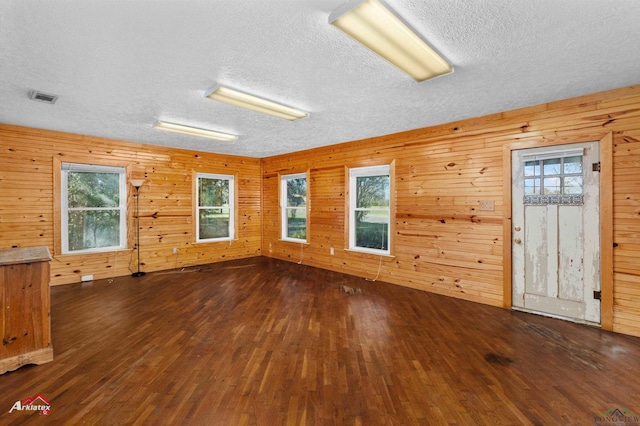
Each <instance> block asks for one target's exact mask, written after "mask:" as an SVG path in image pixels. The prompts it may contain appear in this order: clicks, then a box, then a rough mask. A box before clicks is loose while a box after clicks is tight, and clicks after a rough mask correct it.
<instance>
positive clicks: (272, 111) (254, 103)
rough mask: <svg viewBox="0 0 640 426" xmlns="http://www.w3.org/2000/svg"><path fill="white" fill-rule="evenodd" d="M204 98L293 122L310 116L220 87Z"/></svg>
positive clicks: (210, 91)
mask: <svg viewBox="0 0 640 426" xmlns="http://www.w3.org/2000/svg"><path fill="white" fill-rule="evenodd" d="M204 96H205V97H207V98H209V99H213V100H215V101H220V102H225V103H228V104H231V105H235V106H239V107H242V108H247V109H250V110H252V111H257V112H261V113H263V114H269V115H273V116H275V117H280V118H285V119H287V120H292V121H293V120H298V119H300V118H305V117H308V116H309V114H308V113H306V112H304V111H300V110H298V109H295V108H291V107H288V106H286V105H282V104H279V103H276V102H273V101H269V100H266V99H263V98H259V97H257V96H254V95H250V94H248V93H244V92H240V91H238V90H235V89H230V88H228V87H224V86H219V85H218V86H215V87H213V88H211V89H209V90H208V91H207V92H206V93H205V95H204Z"/></svg>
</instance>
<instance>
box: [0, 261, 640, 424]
mask: <svg viewBox="0 0 640 426" xmlns="http://www.w3.org/2000/svg"><path fill="white" fill-rule="evenodd" d="M340 286H347V287H351V288H357V289H360V290H361V292H360V293H354V294H353V295H351V294H349V293H348V292H345V291H344V289H345V288H341V287H340ZM347 290H348V289H347ZM51 293H52V294H51V297H52V312H51V315H52V338H53V345H54V361H53V362H51V363H48V364H44V365H40V366H25V367H22V368H20V369H18V370H16V371H14V372H10V373H7V374H4V375H2V376H0V424H3V425H5V424H74V425H75V424H100V425H118V424H140V425H163V424H167V425H172V424H176V425H178V424H179V425H190V424H193V425H299V424H305V425H411V424H434V425H437V424H459V425H471V424H474V425H475V424H477V425H519V424H535V425H554V424H562V425H570V424H576V425H593V424H595V422H596V417H597V416H603V415H604V414H605V413H606V412H607V411H608V410H610V409H612V408H613V409H615V408H618V409H620V410H621V411H622V410H626V411H625V412H626V413H630V414H636V415H638V414H640V380H638V376H639V374H640V339H638V338H633V337H629V336H624V335H617V334H613V333H610V332H605V331H602V330H599V329H596V328H592V327H588V326H584V325H578V324H572V323H568V322H564V321H560V320H555V319H551V318H544V317H539V316H535V315H531V314H525V313H520V312H511V311H507V310H503V309H499V308H494V307H490V306H485V305H480V304H476V303H472V302H465V301H462V300H457V299H452V298H447V297H443V296H439V295H435V294H430V293H425V292H420V291H417V290H412V289H407V288H403V287H399V286H395V285H391V284H386V283H382V282H369V281H366V280H363V279H361V278H356V277H352V276H346V275H341V274H338V273H335V272H331V271H325V270H321V269H316V268H312V267H308V266H304V265H298V264H296V263H289V262H283V261H279V260H275V259H269V258H267V257H257V258H251V259H244V260H239V261H230V262H225V263H218V264H212V265H206V266H203V267H196V268H187V269H184V270H176V271H167V272H159V273H153V274H148V275H146V276H144V277H140V278H130V277H124V278H117V279H115V280H113V281H112V282H109V281H107V280H103V281H96V282H93V283H85V284H72V285H68V286H60V287H54V288H52V289H51ZM38 394H40V395H42V396H43V397H44V398H46V399H47V400H48V401H49V402H50V403H51V413H50V414H49V415H48V416H46V418H45V417H44V416H39V414H38V412H26V411H14V412H12V413H9V410H10V409H11V408H12V406H13V405H14V403H15V402H16V401H18V400H20V401H22V400H24V399H25V398H28V397H34V396H36V395H38Z"/></svg>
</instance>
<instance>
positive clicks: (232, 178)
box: [194, 172, 236, 243]
mask: <svg viewBox="0 0 640 426" xmlns="http://www.w3.org/2000/svg"><path fill="white" fill-rule="evenodd" d="M200 179H218V180H226V181H228V182H229V200H228V207H226V206H200ZM235 182H236V177H235V175H227V174H219V173H201V172H197V173H196V174H195V184H194V191H195V197H194V217H195V220H194V223H195V242H196V243H213V242H218V241H233V240H234V239H235V222H236V218H235V215H236V205H235V199H236V187H235ZM215 208H219V209H227V208H228V209H229V225H228V230H229V232H228V233H229V235H228V236H227V237H217V238H200V210H201V209H215Z"/></svg>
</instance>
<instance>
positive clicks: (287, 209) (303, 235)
mask: <svg viewBox="0 0 640 426" xmlns="http://www.w3.org/2000/svg"><path fill="white" fill-rule="evenodd" d="M281 182H282V184H281V187H280V207H281V214H282V239H283V240H290V241H297V242H306V241H307V175H306V173H299V174H295V175H284V176H282V179H281Z"/></svg>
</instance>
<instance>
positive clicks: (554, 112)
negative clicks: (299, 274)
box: [262, 87, 640, 336]
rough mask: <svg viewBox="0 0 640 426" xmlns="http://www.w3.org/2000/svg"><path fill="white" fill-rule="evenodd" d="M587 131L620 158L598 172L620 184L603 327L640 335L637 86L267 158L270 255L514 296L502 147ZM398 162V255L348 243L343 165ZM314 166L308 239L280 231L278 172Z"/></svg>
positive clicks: (607, 189) (605, 186) (266, 242)
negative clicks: (285, 236) (487, 206)
mask: <svg viewBox="0 0 640 426" xmlns="http://www.w3.org/2000/svg"><path fill="white" fill-rule="evenodd" d="M592 140H600V141H603V143H602V144H601V146H602V147H604V148H601V150H602V149H605V150H606V149H608V150H610V151H613V152H606V151H605V152H604V153H603V154H604V156H605V157H606V156H607V155H608V156H609V157H611V156H612V157H613V160H612V163H613V173H611V172H610V171H608V173H607V174H605V173H603V174H602V177H601V191H604V192H603V194H605V195H609V194H611V191H613V197H612V198H613V201H612V209H611V208H605V209H603V210H602V214H603V215H604V216H603V217H602V220H603V223H613V235H612V237H611V238H612V239H613V241H614V242H615V244H612V245H613V246H614V247H615V248H610V247H609V246H606V247H604V249H603V250H602V253H601V256H602V257H603V265H611V264H613V265H614V266H613V270H612V271H611V269H612V268H608V270H604V271H603V298H604V300H603V304H602V307H603V310H605V311H606V312H603V328H606V329H612V330H614V331H618V332H621V333H627V334H632V335H637V336H640V262H638V259H640V244H638V239H639V237H640V87H628V88H623V89H617V90H612V91H609V92H605V93H598V94H594V95H589V96H584V97H580V98H575V99H568V100H563V101H559V102H553V103H548V104H543V105H538V106H534V107H529V108H524V109H519V110H514V111H509V112H504V113H499V114H493V115H489V116H485V117H480V118H474V119H469V120H464V121H459V122H453V123H449V124H445V125H441V126H435V127H429V128H424V129H418V130H413V131H407V132H403V133H398V134H394V135H388V136H381V137H376V138H371V139H366V140H361V141H355V142H349V143H344V144H340V145H333V146H328V147H322V148H317V149H312V150H308V151H302V152H297V153H292V154H287V155H279V156H274V157H269V158H265V159H263V162H262V167H263V209H262V211H263V254H264V255H267V256H271V257H275V258H279V259H285V260H290V261H295V262H300V261H302V263H305V264H309V265H313V266H317V267H320V268H326V269H331V270H336V271H341V272H345V273H348V274H353V275H358V276H361V277H365V278H369V279H374V278H376V277H377V278H378V279H379V280H381V281H386V282H391V283H395V284H399V285H403V286H407V287H412V288H417V289H421V290H426V291H431V292H436V293H440V294H445V295H448V296H453V297H457V298H462V299H466V300H471V301H475V302H480V303H485V304H490V305H495V306H504V307H509V306H510V303H511V302H510V294H511V292H510V287H509V286H510V285H511V284H510V282H511V277H510V274H511V267H510V262H511V259H510V245H511V241H510V240H511V237H510V235H511V223H510V219H511V213H510V212H511V206H510V199H511V198H510V170H509V168H510V165H509V164H508V162H507V161H506V160H505V158H509V157H510V156H509V155H505V152H507V153H508V152H510V150H511V149H517V148H519V147H525V146H527V147H528V146H542V145H554V144H563V143H570V142H585V141H592ZM606 141H609V142H606ZM611 141H613V142H612V143H611ZM391 162H394V164H395V184H396V186H395V188H396V191H395V197H394V198H395V208H396V214H395V223H394V226H395V229H394V230H393V244H392V255H393V256H392V257H382V258H381V257H380V256H375V255H366V254H361V253H355V252H351V251H346V250H345V247H346V245H347V236H346V235H345V220H346V215H345V208H346V207H345V206H346V202H345V196H346V194H347V188H346V186H345V176H346V170H347V168H348V167H361V166H368V165H378V164H389V163H391ZM610 162H611V161H610ZM307 170H308V171H309V173H310V182H309V184H308V192H309V193H308V200H309V202H310V204H311V207H310V216H309V231H308V234H309V238H308V244H306V245H302V246H301V245H300V244H296V243H292V242H286V241H281V240H280V219H279V206H278V182H279V176H280V175H282V174H289V173H300V172H305V171H307ZM605 175H608V176H612V177H609V178H605ZM609 198H611V197H609ZM605 199H606V197H605ZM483 201H488V202H493V203H494V206H495V208H494V210H493V211H483V210H480V202H483ZM605 207H606V206H605ZM505 241H506V243H505ZM331 247H333V248H334V253H335V254H334V255H331V254H330V249H331ZM607 276H610V277H611V278H607ZM607 298H609V299H607ZM606 300H610V301H611V303H607V302H606Z"/></svg>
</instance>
